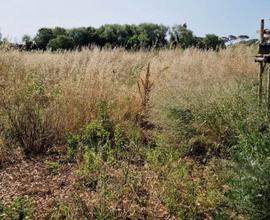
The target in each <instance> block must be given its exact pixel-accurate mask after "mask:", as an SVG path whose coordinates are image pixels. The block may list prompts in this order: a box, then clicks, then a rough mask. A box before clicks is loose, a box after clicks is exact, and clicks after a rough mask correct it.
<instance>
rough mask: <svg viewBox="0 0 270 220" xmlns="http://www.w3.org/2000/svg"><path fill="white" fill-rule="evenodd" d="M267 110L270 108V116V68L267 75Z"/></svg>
mask: <svg viewBox="0 0 270 220" xmlns="http://www.w3.org/2000/svg"><path fill="white" fill-rule="evenodd" d="M267 110H268V116H270V69H269V71H268V77H267Z"/></svg>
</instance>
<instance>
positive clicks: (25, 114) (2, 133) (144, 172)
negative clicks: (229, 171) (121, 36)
mask: <svg viewBox="0 0 270 220" xmlns="http://www.w3.org/2000/svg"><path fill="white" fill-rule="evenodd" d="M253 54H254V50H253V49H252V48H249V47H236V48H229V49H226V50H221V51H220V52H214V51H201V50H196V49H188V50H185V51H182V50H161V51H152V52H144V51H140V52H134V53H131V52H126V51H124V50H121V49H116V50H102V51H100V50H99V49H93V50H83V51H81V52H65V53H50V52H44V53H41V52H34V53H33V52H31V53H30V52H29V53H28V52H18V51H9V52H2V53H0V153H1V155H0V163H1V162H2V161H4V159H2V158H4V157H6V156H5V155H7V152H8V150H7V148H6V147H7V146H8V147H9V146H17V145H18V144H19V145H21V146H23V148H24V150H25V153H26V154H27V153H29V154H30V153H31V152H32V151H34V152H35V151H36V152H39V151H40V152H44V151H46V150H47V147H50V146H54V145H63V144H64V140H65V136H66V134H68V133H70V132H72V133H76V132H78V131H79V130H80V129H82V128H84V127H85V126H86V125H87V124H89V122H91V121H92V120H93V119H96V118H97V117H98V106H99V105H100V103H101V102H102V101H106V102H107V103H108V105H109V116H110V119H111V120H112V122H113V123H114V124H120V125H121V126H123V127H124V128H125V129H124V130H125V132H126V133H132V132H134V129H133V127H132V126H136V124H137V125H138V115H139V116H140V117H141V118H139V120H142V115H143V117H144V118H143V120H146V119H147V123H148V122H151V123H152V124H154V125H155V128H157V129H153V128H151V129H149V130H151V131H150V132H152V134H151V135H156V136H155V138H157V141H156V142H157V145H159V143H158V142H159V141H160V142H162V141H164V139H170V141H169V142H170V143H173V144H179V143H178V142H173V140H174V137H173V135H175V133H170V132H169V130H170V127H171V126H172V124H171V122H168V118H167V113H168V112H166V110H168V108H174V107H179V106H180V109H181V108H183V109H189V108H191V105H192V109H193V110H196V109H202V108H211V103H215V100H217V99H219V98H221V97H230V96H232V94H237V92H238V91H239V85H240V84H241V83H239V82H242V81H246V80H250V79H252V80H253V79H254V78H255V77H256V71H257V66H256V64H255V63H254V62H253ZM149 64H150V65H149ZM190 100H192V102H190ZM139 122H140V121H139ZM192 126H193V127H194V128H196V129H197V130H198V131H199V130H200V129H201V130H204V131H203V132H204V136H205V137H207V138H208V140H207V141H210V142H211V143H210V144H212V143H213V142H217V141H218V138H219V137H215V135H216V133H215V132H214V131H212V130H207V129H209V128H207V127H203V126H205V125H203V126H202V125H196V124H193V125H192ZM198 127H199V128H198ZM139 129H147V128H146V127H144V126H140V125H139ZM225 130H226V129H225ZM206 133H207V134H206ZM220 133H222V131H221V132H220ZM162 135H165V136H166V135H167V136H166V137H165V138H164V139H163V137H161V136H162ZM170 135H172V136H170ZM216 136H217V135H216ZM160 139H161V140H160ZM191 141H193V140H191ZM200 141H201V140H200ZM164 142H166V141H164ZM197 142H198V140H194V143H197ZM162 143H163V142H162ZM165 145H166V143H165V144H164V146H165ZM159 146H160V145H159ZM177 146H178V145H177ZM28 147H31V148H32V149H30V151H29V152H28V150H27V148H28ZM137 153H138V152H137ZM138 154H141V152H139V153H138ZM145 154H146V155H145V157H146V158H147V159H145V160H146V162H145V166H144V167H139V168H138V167H136V165H130V164H129V165H125V166H122V165H121V162H120V165H119V164H118V165H117V166H118V168H115V167H114V168H111V166H110V165H106V164H107V163H105V162H104V164H103V165H102V167H104V166H105V167H106V169H105V170H107V171H104V172H105V174H104V175H105V176H106V178H107V177H108V179H112V180H114V181H116V182H115V184H114V182H112V183H109V182H108V183H107V182H106V181H107V179H106V178H105V179H106V181H105V183H104V184H105V185H104V186H103V185H101V186H100V187H101V188H100V189H99V190H100V192H99V191H98V192H96V194H95V196H96V197H95V198H98V199H99V200H100V201H101V202H100V201H99V200H97V204H98V205H93V204H91V205H89V206H91V210H92V208H93V209H94V210H96V211H97V212H98V213H100V214H104V213H105V214H106V213H107V212H109V210H107V209H108V208H107V207H105V206H104V205H102V201H103V200H104V199H105V200H106V202H107V203H108V207H113V208H114V209H115V210H118V212H121V213H120V214H119V213H118V214H119V215H120V216H122V218H123V219H124V218H128V217H130V218H131V219H136V216H137V217H138V216H141V219H143V216H144V214H145V213H146V214H145V215H146V216H148V217H150V219H151V218H152V219H155V218H157V217H158V216H159V215H161V216H163V217H164V216H166V218H167V219H176V217H175V216H178V217H179V216H187V218H196V216H197V217H198V216H200V217H201V218H205V219H211V214H212V212H214V211H213V210H215V209H216V207H218V206H219V204H220V201H221V200H222V198H223V195H221V192H222V191H223V189H221V188H222V187H224V185H223V184H224V182H223V180H224V179H223V178H224V177H223V176H222V175H223V173H222V175H220V176H216V170H217V168H220V167H219V165H220V161H212V162H211V163H212V164H211V163H209V164H210V165H209V166H206V167H201V165H200V164H199V165H198V164H193V162H190V161H186V158H181V159H179V158H178V157H179V156H178V151H177V152H174V153H173V152H170V151H169V150H168V149H166V148H164V149H163V148H159V147H158V148H157V149H155V150H153V151H150V150H149V152H147V153H145ZM173 154H174V155H173ZM160 158H161V159H160ZM162 158H164V161H166V165H164V164H162ZM216 163H217V164H218V165H216ZM221 166H223V165H221ZM110 169H111V170H110ZM126 169H129V170H128V172H129V173H130V176H128V178H130V180H126V179H125V178H127V177H126V176H125V172H126ZM221 169H223V167H221ZM219 171H220V172H221V171H222V172H223V170H219ZM121 172H122V173H121ZM119 173H120V174H119ZM99 175H101V176H100V177H98V178H100V179H101V183H99V184H103V182H102V181H104V178H103V176H102V175H103V174H102V173H101V174H99ZM224 175H225V174H224ZM114 178H115V179H114ZM136 178H137V179H136ZM145 179H146V180H145ZM127 181H130V182H127ZM172 181H173V183H174V184H171V183H172ZM132 184H134V185H132ZM106 187H107V188H106ZM181 187H182V188H181ZM193 187H194V190H193ZM104 190H105V191H104ZM106 190H107V191H106ZM121 190H122V191H121ZM141 190H145V191H146V192H144V191H143V192H141ZM77 193H81V195H83V194H87V196H86V197H85V198H83V199H86V200H87V198H88V196H89V193H87V192H86V191H85V192H84V191H80V192H77ZM102 193H104V195H106V196H103V194H102ZM143 194H146V195H148V197H149V198H147V199H146V200H147V201H142V202H145V203H140V202H141V199H142V200H143V199H145V198H144V196H145V195H143ZM90 195H92V194H90ZM119 195H121V199H122V200H119V198H120V197H119ZM178 195H179V197H181V198H180V199H179V198H178V197H177V196H178ZM110 196H111V197H110ZM136 199H137V200H138V201H139V202H138V201H137V200H136ZM89 201H90V200H89ZM86 203H87V202H86ZM117 204H118V206H117ZM155 204H156V205H155ZM73 205H74V204H73ZM85 205H87V204H84V205H83V206H85ZM127 205H130V207H131V208H128V207H126V206H127ZM146 207H147V208H146ZM145 208H146V209H145ZM119 210H120V211H119ZM92 211H93V210H92ZM93 212H94V211H93ZM159 212H161V214H160V213H159ZM155 213H157V215H156V216H155ZM198 213H199V214H198ZM194 216H195V217H194ZM163 217H161V219H162V218H163ZM164 218H165V217H164Z"/></svg>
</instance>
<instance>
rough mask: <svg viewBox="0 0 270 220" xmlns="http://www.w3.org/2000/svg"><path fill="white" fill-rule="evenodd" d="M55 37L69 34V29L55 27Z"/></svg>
mask: <svg viewBox="0 0 270 220" xmlns="http://www.w3.org/2000/svg"><path fill="white" fill-rule="evenodd" d="M52 32H53V38H57V37H58V36H61V35H67V31H66V29H65V28H62V27H55V28H54V29H53V30H52Z"/></svg>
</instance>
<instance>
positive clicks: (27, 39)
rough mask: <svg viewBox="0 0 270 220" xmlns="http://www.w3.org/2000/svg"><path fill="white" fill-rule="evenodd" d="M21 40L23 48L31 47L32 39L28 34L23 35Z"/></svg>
mask: <svg viewBox="0 0 270 220" xmlns="http://www.w3.org/2000/svg"><path fill="white" fill-rule="evenodd" d="M22 42H23V44H24V49H25V50H31V49H33V46H34V45H33V41H32V39H31V37H30V36H29V35H26V34H25V35H24V36H23V37H22Z"/></svg>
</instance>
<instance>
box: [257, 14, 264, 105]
mask: <svg viewBox="0 0 270 220" xmlns="http://www.w3.org/2000/svg"><path fill="white" fill-rule="evenodd" d="M263 42H264V19H262V20H261V29H260V43H263ZM264 67H265V66H264V63H263V62H260V71H259V74H258V80H259V88H258V98H259V107H261V104H262V92H263V84H262V80H263V79H262V78H263V72H264Z"/></svg>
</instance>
